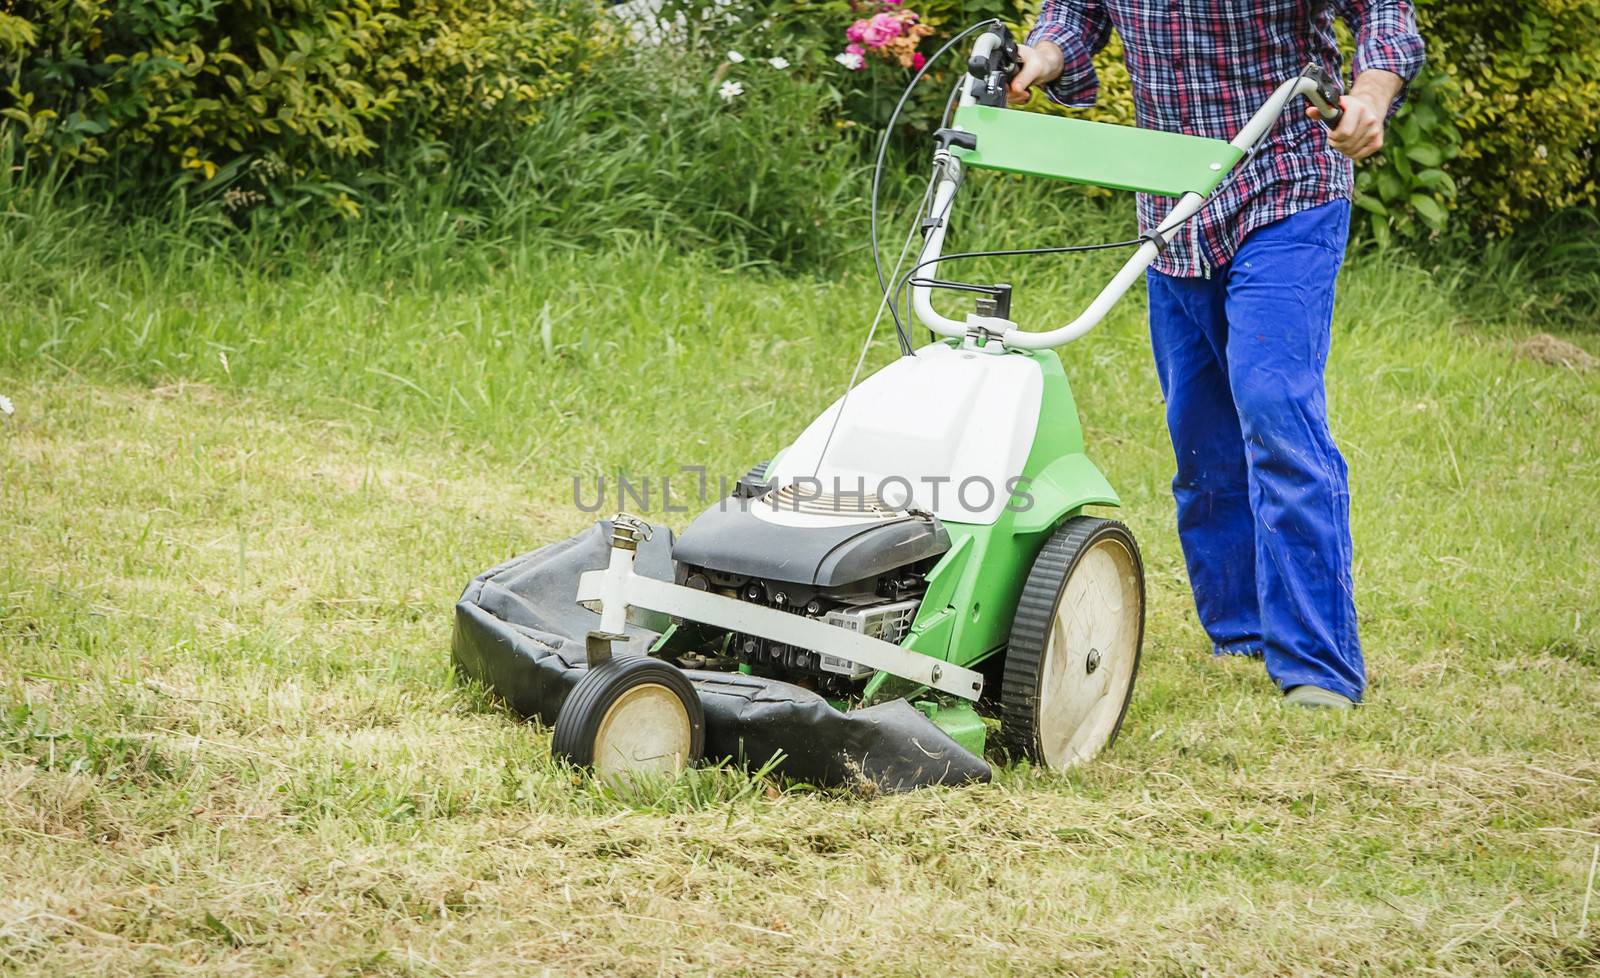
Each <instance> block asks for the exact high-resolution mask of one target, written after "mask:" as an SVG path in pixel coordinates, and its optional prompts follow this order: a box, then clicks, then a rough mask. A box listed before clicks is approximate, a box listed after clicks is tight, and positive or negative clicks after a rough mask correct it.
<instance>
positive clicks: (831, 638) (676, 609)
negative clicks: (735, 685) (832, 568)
mask: <svg viewBox="0 0 1600 978" xmlns="http://www.w3.org/2000/svg"><path fill="white" fill-rule="evenodd" d="M578 601H579V603H581V604H583V605H585V606H586V607H590V608H594V607H595V606H597V605H598V606H599V611H600V630H599V632H598V633H597V634H598V635H599V636H601V637H604V636H607V635H613V636H614V635H617V634H620V633H621V632H622V626H623V624H624V622H625V621H626V620H627V613H628V610H629V609H630V608H642V609H646V610H649V611H655V612H660V613H662V614H668V615H677V616H678V617H681V618H685V619H688V620H690V621H695V622H700V623H702V624H706V625H711V626H713V627H716V628H726V629H728V630H729V631H736V632H745V633H746V634H750V635H759V636H761V637H762V638H766V639H771V640H773V641H775V642H783V643H785V644H786V645H796V646H799V647H800V648H803V649H809V650H811V651H813V652H820V653H823V654H825V655H831V656H837V657H838V658H841V659H846V660H848V661H850V662H852V663H856V664H858V665H863V666H866V667H867V668H869V669H875V670H877V671H879V672H886V673H888V674H889V675H891V676H897V677H899V678H901V679H904V680H907V681H909V682H913V683H917V684H918V685H921V686H927V687H928V688H930V689H936V690H938V691H939V692H941V693H948V694H950V695H951V696H958V697H960V698H962V699H964V700H972V701H976V700H977V699H978V697H979V696H980V695H981V694H982V693H983V674H982V673H979V672H977V671H975V670H972V669H968V668H966V667H965V666H958V665H956V664H955V663H952V662H945V661H944V660H943V659H935V658H933V657H932V656H927V655H923V654H921V653H920V652H913V651H911V650H910V649H905V648H901V647H900V646H898V645H894V644H891V643H889V642H885V641H883V640H881V639H876V638H869V637H868V636H866V635H861V634H858V633H856V632H851V631H847V630H845V629H843V628H840V627H839V626H837V625H829V624H827V623H825V622H822V621H819V620H817V619H815V618H806V617H803V616H801V615H796V614H791V613H789V612H787V611H778V610H777V609H775V608H768V607H765V606H763V605H758V604H751V603H750V602H747V601H740V600H738V599H736V598H729V597H724V596H723V595H720V594H712V593H710V592H708V591H700V590H696V589H695V588H691V587H684V586H683V585H681V584H670V583H668V582H666V581H658V580H656V579H655V578H653V577H642V576H640V575H639V574H637V573H635V572H634V570H633V551H632V550H629V549H625V548H622V547H613V548H612V551H611V562H610V564H609V565H608V566H607V567H606V568H605V569H604V570H593V571H587V572H585V573H584V574H582V575H581V576H580V577H579V578H578Z"/></svg>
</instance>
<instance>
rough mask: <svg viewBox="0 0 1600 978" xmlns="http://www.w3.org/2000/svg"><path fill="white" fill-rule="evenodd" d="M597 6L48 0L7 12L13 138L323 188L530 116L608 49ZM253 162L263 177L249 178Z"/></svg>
mask: <svg viewBox="0 0 1600 978" xmlns="http://www.w3.org/2000/svg"><path fill="white" fill-rule="evenodd" d="M594 13H595V8H593V6H592V5H591V4H588V3H580V2H552V0H172V2H165V3H159V4H157V3H138V2H126V0H123V2H118V0H43V2H40V3H33V4H27V5H25V6H21V7H16V6H12V7H10V8H9V12H7V13H0V80H3V83H4V85H5V88H4V90H3V96H0V116H3V119H0V139H4V140H6V141H8V142H10V143H11V144H12V148H13V157H14V156H15V151H16V148H17V147H19V146H20V149H21V151H22V154H24V155H25V156H26V157H28V158H31V159H33V160H43V161H49V162H51V163H52V164H55V165H57V166H65V167H68V168H73V167H76V168H79V169H85V168H88V167H96V168H100V169H112V170H114V171H116V172H117V173H119V174H120V175H121V176H122V178H123V179H122V180H121V181H119V190H123V191H128V190H137V189H148V188H151V187H159V186H161V185H162V184H170V183H171V182H173V181H174V180H175V179H176V180H179V181H180V182H182V181H187V182H191V183H198V184H201V185H205V186H209V187H213V188H215V187H217V186H220V185H223V184H226V185H228V186H230V187H231V188H232V196H231V197H230V202H231V203H232V204H234V205H240V204H248V203H250V202H251V198H252V195H254V196H260V194H261V193H263V192H276V191H278V190H280V189H281V188H283V187H291V188H298V189H299V190H301V191H302V192H312V193H315V192H319V191H320V192H322V193H324V194H325V196H327V197H328V198H329V199H330V200H331V201H332V202H333V203H334V204H335V206H336V207H338V208H339V209H341V210H344V211H346V212H347V213H354V212H355V210H356V207H357V204H356V201H355V200H354V199H353V196H352V194H351V193H349V192H348V191H347V189H346V188H342V187H341V186H340V185H339V184H337V183H333V182H330V181H329V180H328V174H329V173H330V172H331V171H332V170H334V169H336V168H337V165H338V163H339V161H341V160H344V161H348V160H351V159H354V158H361V157H366V156H370V155H371V154H372V153H373V152H374V151H375V150H376V149H378V147H379V144H380V142H381V141H384V140H386V139H393V140H399V141H402V142H410V143H422V142H426V141H429V140H433V139H438V138H442V137H444V136H447V135H451V134H454V133H457V132H460V131H462V130H465V129H471V128H473V127H480V128H481V127H484V126H487V125H493V124H505V125H514V124H518V123H526V122H528V121H530V120H531V119H532V118H533V117H534V116H535V114H536V113H537V112H538V106H539V104H540V102H541V101H543V100H545V99H547V98H550V97H551V96H552V95H554V94H556V93H558V92H560V91H561V90H562V89H563V88H564V87H565V86H566V85H568V84H569V83H570V82H571V80H572V78H573V76H574V75H575V74H576V73H578V72H580V71H581V70H582V69H583V67H584V66H585V65H587V64H590V63H592V62H593V61H594V60H596V59H597V58H598V57H600V56H601V55H602V54H603V50H604V46H605V43H606V42H605V41H604V40H602V36H601V35H599V34H597V33H596V32H595V31H594V30H593V15H594ZM246 177H248V179H246Z"/></svg>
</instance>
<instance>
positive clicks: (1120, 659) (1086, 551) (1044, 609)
mask: <svg viewBox="0 0 1600 978" xmlns="http://www.w3.org/2000/svg"><path fill="white" fill-rule="evenodd" d="M1091 554H1096V555H1097V556H1096V557H1095V558H1094V559H1093V561H1092V563H1091V564H1087V565H1086V563H1085V561H1086V558H1088V557H1089V555H1091ZM1102 557H1104V558H1106V559H1109V560H1110V561H1111V562H1112V564H1111V567H1110V569H1108V567H1107V566H1106V565H1104V564H1103V562H1102V560H1101V558H1102ZM1080 572H1081V573H1083V574H1085V575H1088V574H1094V575H1097V577H1096V578H1095V579H1094V580H1093V581H1091V580H1088V579H1087V578H1086V579H1085V580H1083V581H1081V582H1080V583H1079V584H1078V585H1077V588H1076V589H1075V591H1074V595H1073V597H1074V598H1076V599H1078V603H1077V604H1076V605H1075V606H1074V607H1073V608H1070V609H1066V610H1065V612H1064V611H1063V607H1062V600H1063V597H1064V596H1066V594H1067V589H1068V585H1069V583H1071V582H1073V581H1074V574H1075V573H1080ZM1108 574H1110V575H1113V576H1114V577H1115V579H1116V583H1117V587H1118V588H1119V591H1118V593H1117V594H1116V597H1117V598H1119V599H1121V602H1122V604H1121V605H1119V606H1118V607H1116V608H1115V609H1113V608H1111V607H1110V603H1109V602H1106V601H1101V602H1100V603H1099V606H1098V607H1093V608H1087V609H1086V608H1084V605H1083V602H1084V601H1086V600H1087V597H1086V595H1087V592H1086V591H1083V590H1082V589H1083V588H1087V587H1089V586H1090V585H1091V584H1102V585H1103V584H1104V582H1105V580H1107V579H1108V578H1107V577H1106V575H1108ZM1102 594H1103V592H1102ZM1129 598H1132V599H1133V600H1134V601H1135V604H1136V608H1134V609H1132V610H1131V611H1130V610H1125V603H1126V600H1127V599H1129ZM1064 613H1065V614H1066V615H1068V616H1070V617H1071V619H1072V620H1073V621H1079V620H1081V616H1082V615H1084V614H1089V613H1093V614H1101V615H1104V616H1111V615H1115V616H1116V622H1117V626H1118V627H1117V631H1116V632H1115V636H1116V637H1115V639H1114V642H1113V643H1112V644H1114V646H1115V648H1114V649H1113V650H1108V652H1107V653H1105V655H1106V657H1107V658H1109V657H1111V656H1113V655H1114V656H1115V661H1114V662H1110V663H1107V665H1109V666H1110V667H1112V668H1114V669H1115V670H1116V672H1115V674H1113V673H1112V672H1110V671H1108V672H1107V673H1106V674H1105V675H1103V676H1101V678H1100V679H1098V680H1090V679H1089V678H1088V677H1089V676H1092V675H1093V673H1094V672H1095V671H1097V670H1098V669H1099V668H1100V666H1101V663H1102V653H1101V652H1100V650H1098V649H1095V648H1092V647H1091V648H1088V649H1079V648H1073V647H1070V646H1071V642H1070V641H1069V640H1068V639H1067V638H1066V637H1065V631H1063V633H1062V635H1063V637H1062V638H1061V640H1060V641H1059V642H1057V643H1055V644H1052V643H1051V640H1050V639H1051V634H1052V630H1053V629H1054V627H1055V626H1056V624H1057V622H1058V620H1059V619H1061V617H1062V615H1063V614H1064ZM1107 620H1110V619H1109V617H1108V618H1107ZM1135 620H1136V622H1135ZM1130 624H1132V625H1133V627H1134V629H1135V630H1134V634H1133V636H1132V649H1131V655H1130V653H1129V651H1128V647H1127V646H1128V643H1127V636H1126V635H1125V634H1124V629H1126V628H1128V627H1129V625H1130ZM1064 627H1065V626H1063V628H1064ZM1143 646H1144V564H1143V561H1142V560H1141V559H1140V556H1139V545H1138V543H1137V542H1136V541H1135V540H1134V539H1133V534H1132V533H1130V532H1129V531H1128V528H1127V527H1126V526H1124V525H1123V524H1121V523H1118V522H1116V521H1115V520H1105V519H1098V518H1095V517H1088V516H1077V517H1074V518H1072V519H1070V520H1067V521H1066V522H1065V523H1063V524H1061V525H1060V526H1059V527H1057V528H1056V530H1055V532H1054V533H1052V534H1051V535H1050V539H1049V540H1047V541H1046V542H1045V545H1044V547H1043V549H1041V550H1040V551H1039V556H1038V557H1037V558H1036V559H1035V560H1034V562H1033V568H1032V570H1030V571H1029V573H1028V580H1027V582H1026V583H1025V584H1024V585H1023V588H1022V597H1021V598H1020V599H1019V601H1018V602H1017V613H1016V617H1015V619H1014V620H1013V622H1012V625H1011V640H1010V644H1009V645H1008V646H1007V648H1006V657H1005V666H1004V671H1003V674H1002V678H1001V685H1000V719H1001V727H1000V742H1001V744H1002V745H1003V746H1004V747H1005V748H1006V750H1007V751H1008V752H1009V753H1010V754H1011V755H1012V756H1013V757H1027V758H1029V759H1031V760H1032V761H1034V762H1035V763H1037V764H1040V765H1042V766H1045V767H1051V768H1061V767H1067V766H1070V765H1071V764H1074V763H1078V762H1080V761H1084V760H1088V759H1089V758H1091V757H1093V756H1094V755H1095V754H1096V753H1098V752H1099V751H1100V750H1103V749H1105V748H1107V747H1110V746H1111V745H1112V744H1113V743H1115V742H1116V739H1117V734H1118V733H1119V732H1120V731H1121V730H1122V720H1123V717H1125V716H1126V715H1127V712H1128V703H1129V702H1130V701H1131V700H1132V698H1133V684H1134V680H1135V679H1136V678H1137V676H1138V672H1139V657H1140V654H1141V652H1142V651H1143ZM1052 656H1061V657H1062V659H1061V662H1060V663H1057V664H1056V667H1057V668H1059V669H1060V670H1062V681H1063V682H1065V680H1067V679H1071V680H1073V681H1074V682H1075V683H1077V684H1078V687H1079V689H1080V690H1081V694H1080V696H1079V697H1078V699H1079V700H1080V701H1086V702H1088V703H1089V704H1090V705H1089V706H1087V707H1086V709H1088V710H1089V711H1091V714H1090V715H1092V717H1093V722H1094V725H1093V726H1090V725H1089V723H1088V719H1087V716H1086V719H1085V720H1084V721H1083V723H1082V724H1081V725H1080V726H1079V727H1074V728H1073V729H1074V730H1075V731H1077V733H1075V734H1074V736H1081V737H1082V738H1085V739H1084V740H1083V742H1082V743H1078V744H1077V745H1076V746H1073V744H1075V743H1076V742H1075V741H1066V742H1063V741H1061V738H1060V729H1059V727H1060V725H1061V724H1062V723H1067V724H1070V723H1071V722H1072V714H1071V713H1068V714H1066V715H1062V712H1061V709H1060V708H1059V704H1060V703H1061V702H1062V701H1063V700H1065V701H1066V702H1067V703H1073V698H1072V696H1071V692H1062V691H1060V689H1059V687H1058V688H1056V689H1053V690H1052V691H1050V692H1049V693H1048V694H1047V693H1046V691H1045V690H1044V689H1043V684H1044V681H1045V679H1046V678H1047V676H1049V675H1050V669H1051V667H1052V663H1053V660H1052ZM1074 661H1081V663H1082V666H1081V670H1079V669H1073V671H1072V672H1071V673H1067V670H1068V669H1069V667H1070V666H1071V665H1072V663H1073V662H1074ZM1124 672H1125V674H1126V688H1125V689H1123V690H1120V693H1119V691H1118V690H1117V689H1114V688H1112V684H1120V683H1121V682H1122V676H1123V674H1124ZM1080 677H1081V678H1080ZM1095 684H1099V685H1103V686H1104V687H1105V689H1104V691H1103V693H1100V694H1099V695H1098V698H1096V694H1095V690H1094V688H1092V686H1093V685H1095ZM1072 692H1077V690H1074V691H1072ZM1118 695H1120V699H1121V702H1120V703H1118V702H1115V698H1116V697H1117V696H1118ZM1073 705H1074V708H1075V707H1076V705H1077V704H1075V703H1073ZM1113 709H1114V710H1115V722H1114V723H1110V724H1109V734H1106V733H1105V730H1106V728H1107V724H1108V723H1109V721H1110V719H1111V716H1110V711H1111V710H1113ZM1047 711H1053V712H1054V714H1055V717H1054V718H1053V719H1052V718H1051V717H1047V716H1046V715H1045V713H1046V712H1047ZM1047 727H1050V728H1051V729H1049V730H1047V729H1046V728H1047ZM1046 734H1048V735H1049V737H1048V739H1049V741H1050V743H1049V744H1048V745H1047V744H1046V743H1045V739H1046V738H1045V735H1046ZM1102 738H1103V740H1102Z"/></svg>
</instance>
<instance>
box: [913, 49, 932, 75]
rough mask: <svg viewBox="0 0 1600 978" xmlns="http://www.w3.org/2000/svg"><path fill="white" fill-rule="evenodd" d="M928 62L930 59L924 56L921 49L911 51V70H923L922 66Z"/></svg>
mask: <svg viewBox="0 0 1600 978" xmlns="http://www.w3.org/2000/svg"><path fill="white" fill-rule="evenodd" d="M927 63H928V59H927V58H924V57H923V56H922V52H921V51H913V52H911V70H912V71H921V70H922V66H923V65H925V64H927Z"/></svg>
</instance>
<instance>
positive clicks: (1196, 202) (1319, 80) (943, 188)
mask: <svg viewBox="0 0 1600 978" xmlns="http://www.w3.org/2000/svg"><path fill="white" fill-rule="evenodd" d="M1000 40H1001V39H1000V38H997V37H995V35H993V34H985V35H984V36H983V37H981V38H979V39H978V44H977V46H976V47H975V48H974V50H973V58H974V60H977V58H978V57H979V56H983V57H985V58H987V57H988V56H989V55H990V54H991V53H992V52H993V51H994V48H995V45H996V44H997V42H999V41H1000ZM972 87H973V88H977V87H978V86H977V84H976V83H975V84H974V85H973V86H972ZM968 94H969V96H970V95H971V92H970V90H969V93H968ZM1001 95H1002V98H1003V97H1004V93H1003V92H1002V93H1001ZM1301 95H1304V96H1306V97H1307V98H1309V99H1310V100H1311V102H1312V104H1314V105H1316V106H1317V108H1318V110H1319V111H1321V112H1323V119H1324V120H1325V121H1327V122H1328V124H1329V125H1330V126H1332V125H1336V124H1337V123H1338V119H1339V116H1340V113H1339V110H1338V109H1336V108H1334V106H1335V105H1337V103H1338V98H1339V96H1338V86H1337V84H1336V83H1335V82H1333V80H1332V79H1330V78H1329V77H1328V76H1327V74H1326V73H1324V72H1323V71H1322V70H1321V69H1320V68H1318V67H1316V66H1309V67H1307V69H1306V70H1305V71H1303V72H1301V73H1300V74H1299V75H1298V76H1297V77H1294V78H1291V79H1289V80H1288V81H1285V82H1284V83H1283V84H1281V85H1279V86H1278V87H1277V89H1276V90H1275V91H1274V92H1273V93H1272V95H1271V96H1270V97H1269V98H1268V99H1267V100H1266V102H1264V103H1262V105H1261V108H1259V109H1257V110H1256V112H1255V115H1252V116H1251V117H1250V121H1248V122H1246V123H1245V124H1244V128H1242V129H1240V130H1239V134H1238V135H1236V136H1234V137H1233V139H1232V140H1231V141H1230V144H1231V145H1232V146H1234V147H1235V148H1236V149H1239V150H1241V151H1242V152H1243V153H1244V154H1245V156H1244V157H1243V159H1248V158H1249V153H1250V152H1251V150H1253V149H1254V148H1255V146H1256V144H1257V143H1259V142H1260V141H1261V139H1262V138H1263V137H1264V136H1265V135H1266V134H1267V132H1268V131H1269V130H1270V129H1271V128H1272V127H1273V126H1274V125H1275V124H1276V123H1277V122H1278V120H1279V117H1280V116H1282V115H1283V111H1284V109H1285V108H1286V107H1287V106H1288V104H1289V103H1290V102H1291V101H1293V100H1294V99H1295V98H1298V97H1299V96H1301ZM1330 96H1331V101H1330ZM963 101H965V99H963ZM1324 106H1326V108H1324ZM938 159H939V171H938V174H939V175H938V176H936V178H935V180H936V183H935V185H934V195H933V204H932V207H931V209H930V211H929V213H930V214H931V215H933V218H934V220H933V226H932V227H931V228H930V230H929V231H928V234H927V238H926V239H925V240H924V242H923V247H922V254H921V256H920V258H919V259H918V265H917V267H919V268H925V269H926V273H925V274H926V275H927V277H928V278H930V279H931V278H934V277H936V275H937V274H938V265H937V261H938V258H939V255H940V252H941V249H942V248H943V245H944V236H945V231H946V229H947V228H948V227H949V218H948V215H949V210H950V206H951V203H952V202H953V200H954V198H955V194H956V190H957V188H958V187H959V186H960V183H961V166H960V162H959V161H958V160H956V159H955V158H954V157H953V156H951V155H950V154H949V152H948V151H944V152H942V153H940V154H939V157H938ZM1236 165H1237V164H1236ZM1209 199H1210V198H1209V196H1207V195H1205V194H1200V193H1193V192H1191V193H1187V194H1184V195H1183V196H1182V197H1181V198H1179V200H1178V203H1177V205H1176V206H1174V207H1173V208H1172V210H1171V211H1170V212H1168V214H1167V216H1166V217H1165V218H1164V219H1163V220H1162V221H1161V223H1160V224H1159V225H1157V228H1156V230H1154V231H1152V232H1151V233H1150V234H1148V235H1145V240H1144V243H1143V244H1141V245H1140V246H1139V248H1138V250H1136V251H1135V252H1134V253H1133V256H1132V257H1131V258H1129V259H1128V261H1127V262H1126V263H1125V264H1124V265H1123V266H1122V268H1121V269H1120V270H1119V271H1118V272H1117V274H1116V275H1115V276H1113V277H1112V279H1111V281H1110V282H1107V283H1106V286H1105V288H1103V289H1101V290H1100V294H1099V295H1097V296H1095V298H1094V301H1092V302H1090V303H1089V307H1088V308H1087V309H1085V310H1084V311H1083V313H1082V314H1081V315H1079V316H1078V318H1076V319H1074V320H1073V321H1072V322H1070V323H1067V324H1066V325H1065V326H1059V327H1057V328H1055V329H1052V330H1048V331H1046V332H1042V333H1031V332H1027V331H1025V330H1023V329H1020V328H1018V327H1017V326H1016V325H1015V324H1012V323H1008V322H1006V321H1004V320H998V319H982V318H980V317H972V321H970V322H957V321H956V320H953V319H949V318H947V317H945V316H942V315H940V314H939V312H938V311H937V310H935V309H934V307H933V300H932V294H931V293H932V290H931V289H930V288H929V287H928V286H926V285H913V286H912V288H911V303H912V308H913V309H914V310H915V311H916V314H917V318H918V319H920V320H922V322H923V324H924V325H926V326H927V327H928V328H929V329H931V330H933V331H934V332H936V333H940V334H942V335H945V336H951V337H962V336H965V335H967V333H968V331H969V329H971V328H973V327H974V326H978V327H982V328H983V329H984V330H986V331H988V332H990V333H991V334H993V333H996V332H998V333H999V334H1000V336H1001V340H1002V343H1003V344H1004V346H1006V347H1009V348H1011V349H1028V350H1042V349H1049V348H1051V347H1056V346H1061V345H1062V344H1064V343H1070V342H1071V341H1073V340H1075V339H1077V338H1078V337H1080V336H1082V335H1083V334H1085V333H1087V332H1089V330H1091V329H1094V328H1095V327H1096V326H1098V325H1099V324H1100V321H1101V320H1102V319H1104V318H1105V316H1106V314H1107V313H1109V312H1110V311H1111V308H1112V307H1113V306H1115V305H1116V304H1117V302H1118V301H1119V300H1120V299H1121V298H1122V297H1123V295H1125V294H1126V293H1127V291H1128V289H1129V288H1131V287H1132V286H1133V284H1134V283H1135V282H1136V281H1138V279H1139V276H1140V275H1142V274H1144V272H1145V269H1147V268H1149V267H1150V265H1151V264H1152V263H1153V262H1154V261H1155V260H1156V257H1157V256H1158V255H1160V254H1161V252H1162V251H1164V250H1166V247H1167V244H1168V243H1170V242H1171V241H1172V239H1173V238H1175V237H1176V236H1177V234H1178V230H1179V228H1181V227H1182V226H1183V224H1184V222H1186V221H1188V220H1189V219H1190V218H1191V217H1193V216H1194V215H1195V214H1197V213H1199V211H1200V208H1202V207H1204V206H1205V204H1206V201H1207V200H1209ZM1002 324H1003V329H1002V328H1001V326H1002Z"/></svg>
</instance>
